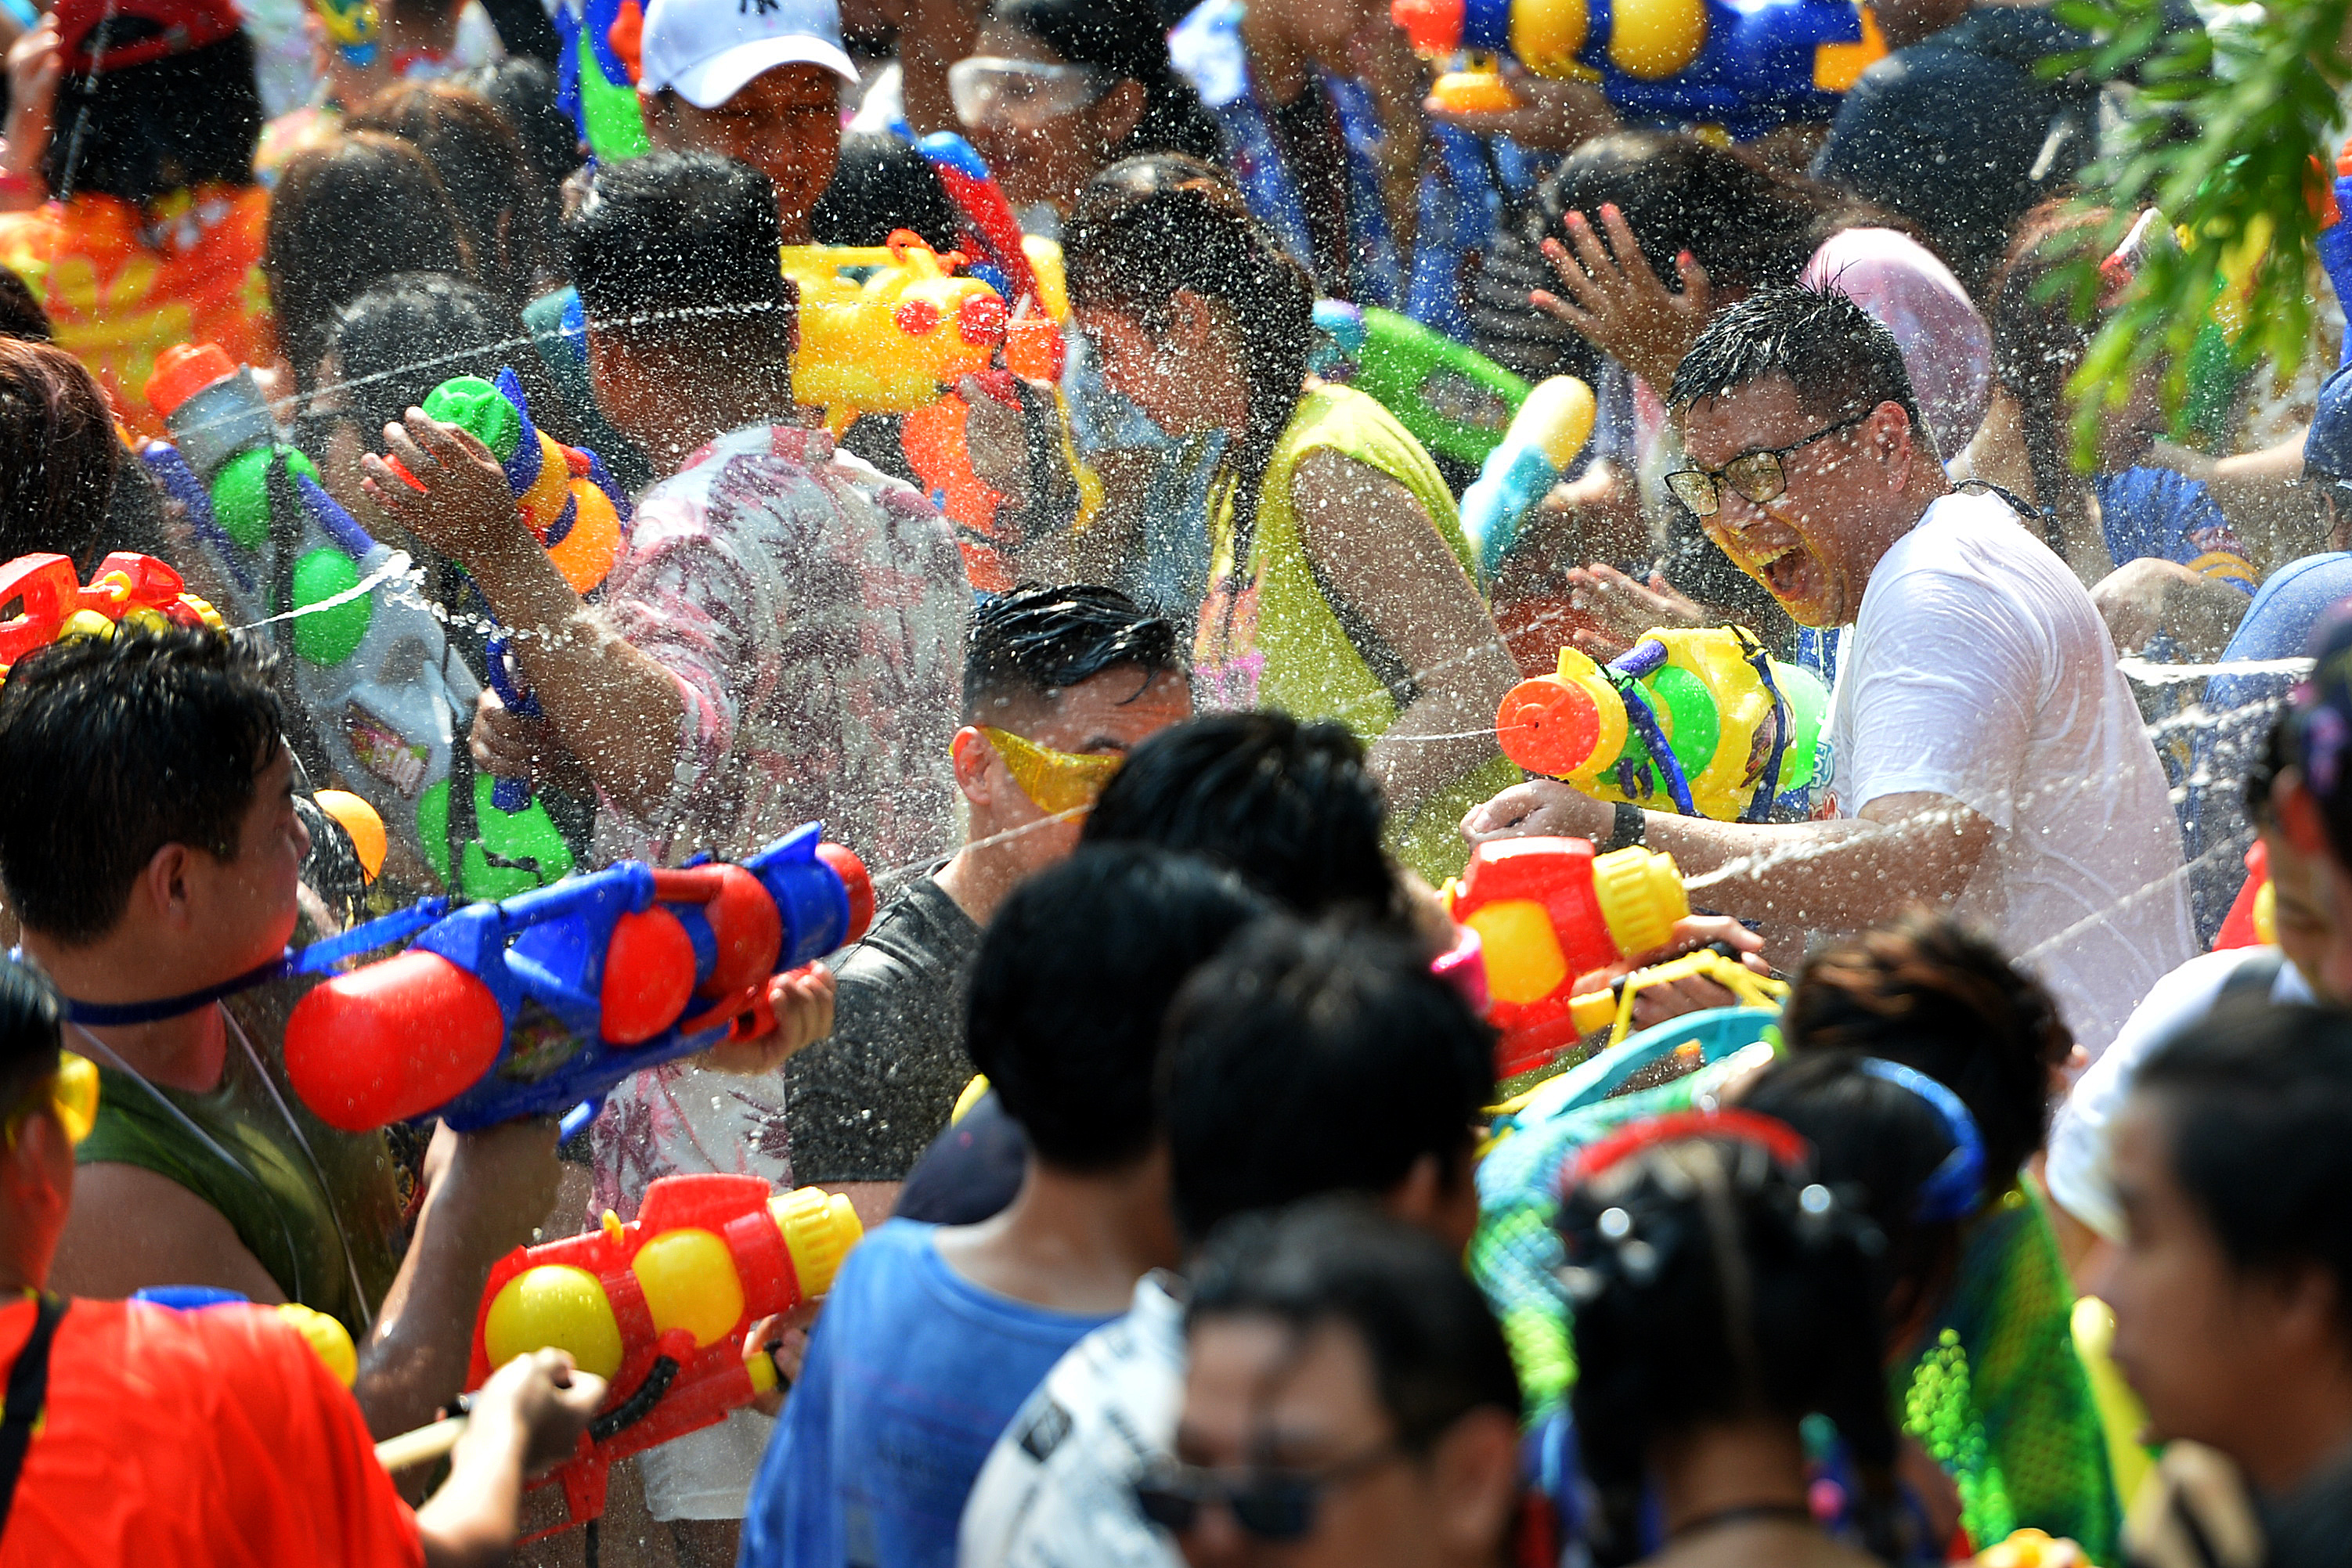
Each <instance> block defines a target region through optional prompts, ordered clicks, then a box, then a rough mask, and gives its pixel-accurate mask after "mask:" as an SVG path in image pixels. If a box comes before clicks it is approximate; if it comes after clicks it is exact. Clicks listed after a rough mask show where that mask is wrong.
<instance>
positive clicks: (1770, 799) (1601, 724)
mask: <svg viewBox="0 0 2352 1568" xmlns="http://www.w3.org/2000/svg"><path fill="white" fill-rule="evenodd" d="M1828 709H1829V693H1828V692H1827V691H1826V690H1824V689H1823V688H1822V684H1821V681H1820V680H1819V679H1818V678H1817V677H1815V676H1814V675H1813V674H1811V672H1810V671H1806V670H1802V669H1799V668H1797V667H1796V666H1794V665H1791V664H1782V663H1780V661H1779V660H1777V659H1772V658H1769V657H1767V656H1766V655H1765V653H1764V649H1763V645H1762V644H1761V643H1758V642H1757V641H1756V639H1755V638H1754V637H1753V636H1752V635H1750V634H1749V633H1748V632H1746V631H1744V630H1742V629H1741V628H1738V627H1735V626H1726V627H1708V628H1696V629H1685V630H1678V631H1657V632H1650V633H1649V634H1648V635H1647V636H1645V637H1643V639H1642V640H1641V641H1640V642H1638V643H1635V644H1634V645H1633V649H1632V651H1631V652H1629V653H1626V654H1625V655H1624V656H1623V657H1622V658H1619V659H1616V660H1613V661H1612V662H1611V663H1610V664H1605V665H1604V664H1594V663H1593V662H1592V660H1591V659H1590V658H1588V657H1587V656H1586V655H1584V654H1582V653H1578V652H1577V651H1576V650H1575V649H1573V648H1562V649H1561V650H1560V651H1559V671H1558V672H1557V673H1556V674H1549V675H1538V676H1537V677H1536V678H1534V679H1533V680H1527V681H1521V682H1520V683H1519V684H1518V685H1516V686H1513V687H1512V688H1511V689H1510V691H1509V692H1508V693H1507V694H1506V695H1505V696H1504V698H1503V701H1502V705H1501V706H1500V707H1498V708H1497V709H1496V714H1495V727H1496V739H1497V740H1498V741H1499V742H1500V743H1501V746H1502V747H1503V755H1505V756H1506V757H1508V758H1510V759H1511V760H1512V761H1514V762H1516V763H1517V764H1518V765H1519V766H1520V767H1522V768H1527V769H1528V771H1529V772H1531V773H1545V774H1549V775H1550V776H1551V777H1553V778H1555V779H1566V780H1567V781H1568V782H1569V783H1570V784H1572V785H1574V786H1575V787H1576V788H1577V789H1580V790H1581V791H1583V792H1584V793H1585V794H1587V795H1591V796H1593V797H1595V798H1596V799H1599V800H1618V801H1623V802H1626V803H1629V804H1632V805H1636V806H1644V807H1649V806H1658V807H1660V809H1663V806H1664V803H1665V802H1671V804H1672V806H1673V808H1674V810H1677V811H1679V812H1681V813H1682V814H1683V815H1684V816H1686V817H1699V816H1705V817H1713V818H1715V819H1716V820H1717V821H1756V820H1759V819H1760V818H1761V817H1762V816H1763V815H1764V813H1765V812H1766V811H1768V810H1770V809H1771V807H1772V805H1773V803H1774V802H1775V801H1776V800H1780V798H1781V797H1782V796H1783V795H1784V794H1786V793H1787V792H1789V791H1791V790H1796V789H1802V788H1803V787H1804V786H1805V785H1807V784H1809V783H1811V780H1812V777H1813V767H1814V762H1815V758H1816V753H1817V749H1818V747H1819V744H1820V739H1821V733H1822V723H1823V721H1824V718H1825V716H1826V715H1827V712H1828Z"/></svg>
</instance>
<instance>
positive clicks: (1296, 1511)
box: [1135, 1443, 1402, 1542]
mask: <svg viewBox="0 0 2352 1568" xmlns="http://www.w3.org/2000/svg"><path fill="white" fill-rule="evenodd" d="M1401 1452H1402V1450H1401V1449H1399V1448H1398V1447H1397V1446H1396V1445H1395V1444H1394V1443H1382V1444H1381V1445H1380V1446H1379V1447H1378V1448H1372V1449H1370V1451H1368V1452H1365V1453H1361V1454H1359V1455H1357V1456H1356V1457H1355V1458H1352V1459H1343V1460H1341V1461H1340V1462H1339V1463H1338V1464H1336V1465H1331V1466H1328V1467H1327V1468H1325V1469H1319V1470H1281V1469H1250V1470H1239V1471H1235V1470H1215V1469H1207V1468H1205V1467H1202V1466H1200V1465H1187V1464H1182V1463H1181V1462H1179V1461H1177V1460H1175V1459H1161V1460H1160V1461H1158V1462H1157V1463H1155V1464H1154V1465H1152V1467H1151V1468H1150V1469H1147V1470H1146V1471H1145V1472H1144V1473H1143V1475H1142V1476H1141V1477H1140V1478H1139V1479H1138V1480H1137V1481H1136V1483H1135V1503H1136V1506H1137V1507H1138V1508H1139V1509H1141V1510H1142V1511H1143V1517H1144V1518H1146V1519H1148V1520H1150V1521H1151V1522H1152V1523H1154V1524H1156V1525H1158V1526H1160V1529H1162V1530H1165V1531H1168V1532H1169V1533H1170V1534H1171V1535H1184V1534H1188V1533H1190V1532H1191V1531H1192V1530H1193V1529H1194V1528H1195V1527H1197V1526H1198V1525H1199V1524H1200V1522H1201V1511H1202V1509H1204V1508H1207V1507H1210V1506H1212V1505H1213V1506H1216V1507H1221V1508H1223V1510H1225V1511H1226V1512H1228V1513H1230V1514H1232V1515H1233V1516H1234V1523H1235V1524H1238V1525H1239V1526H1241V1528H1242V1530H1243V1531H1244V1533H1246V1534H1249V1535H1252V1536H1255V1537H1256V1538H1257V1539H1258V1540H1260V1541H1276V1542H1280V1541H1298V1540H1301V1539H1303V1538H1305V1537H1306V1536H1307V1535H1308V1534H1310V1533H1312V1532H1313V1531H1314V1529H1315V1516H1316V1511H1317V1510H1318V1507H1320V1505H1321V1503H1322V1500H1323V1493H1324V1492H1325V1491H1326V1490H1328V1489H1329V1488H1331V1487H1334V1486H1338V1485H1339V1484H1340V1483H1342V1482H1344V1481H1349V1480H1352V1479H1355V1478H1357V1477H1358V1476H1360V1475H1364V1474H1366V1473H1367V1472H1369V1471H1370V1470H1372V1469H1375V1468H1377V1467H1378V1466H1381V1465H1383V1464H1386V1463H1387V1462H1388V1461H1389V1460H1391V1459H1392V1458H1396V1457H1397V1456H1398V1455H1399V1454H1400V1453H1401Z"/></svg>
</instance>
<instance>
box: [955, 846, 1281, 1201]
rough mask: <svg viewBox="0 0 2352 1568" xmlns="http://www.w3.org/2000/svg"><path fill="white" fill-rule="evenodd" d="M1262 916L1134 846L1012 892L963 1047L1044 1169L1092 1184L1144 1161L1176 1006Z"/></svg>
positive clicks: (999, 917) (1200, 870) (1242, 898)
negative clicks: (1188, 984)
mask: <svg viewBox="0 0 2352 1568" xmlns="http://www.w3.org/2000/svg"><path fill="white" fill-rule="evenodd" d="M1267 912H1268V911H1267V907H1266V904H1265V901H1264V900H1262V899H1260V898H1259V897H1258V896H1257V895H1256V894H1253V893H1251V892H1250V891H1249V890H1248V889H1247V888H1245V887H1244V886H1243V885H1242V884H1241V883H1239V882H1238V881H1236V880H1234V877H1233V876H1232V875H1230V874H1229V873H1224V872H1221V871H1218V870H1217V869H1215V868H1214V867H1213V866H1211V865H1209V864H1207V863H1206V862H1202V861H1198V860H1194V859H1192V858H1191V857H1190V856H1186V855H1175V854H1170V853H1167V852H1164V851H1160V850H1154V849H1147V848H1144V847H1142V846H1140V845H1134V844H1118V845H1108V846H1105V847H1103V848H1100V849H1087V850H1082V851H1080V852H1078V853H1077V854H1076V855H1073V856H1071V857H1070V858H1069V859H1068V860H1066V861H1064V862H1062V863H1061V864H1059V865H1057V866H1053V867H1050V868H1048V869H1046V870H1045V871H1042V872H1040V873H1037V874H1036V875H1035V876H1033V877H1031V878H1030V879H1029V880H1028V881H1026V882H1024V883H1022V884H1021V885H1020V886H1019V887H1017V888H1015V889H1014V890H1013V894H1012V895H1011V896H1010V897H1009V898H1007V899H1006V900H1005V901H1004V904H1003V907H1001V908H1000V909H998V911H997V912H996V916H995V918H994V919H992V920H991V921H990V922H989V925H988V931H987V934H986V935H985V936H982V939H981V946H980V956H979V957H978V959H977V960H976V961H975V963H974V965H973V967H972V977H971V1013H970V1020H969V1028H968V1030H967V1043H968V1046H969V1049H970V1051H971V1060H972V1064H973V1065H974V1066H976V1067H978V1068H979V1069H980V1071H982V1072H983V1073H986V1074H987V1075H988V1081H989V1082H990V1083H991V1084H992V1086H993V1087H994V1088H995V1090H996V1092H997V1095H998V1097H999V1098H1000V1099H1002V1100H1003V1103H1004V1110H1005V1113H1006V1114H1008V1115H1010V1116H1011V1117H1012V1118H1013V1120H1014V1121H1016V1122H1018V1123H1020V1124H1021V1126H1022V1129H1023V1130H1024V1132H1026V1133H1027V1134H1029V1144H1030V1147H1031V1148H1032V1149H1033V1150H1034V1153H1035V1157H1036V1158H1037V1159H1038V1160H1039V1161H1040V1162H1041V1163H1043V1164H1045V1165H1047V1166H1053V1167H1054V1168H1055V1169H1057V1170H1062V1171H1069V1172H1076V1173H1081V1174H1085V1173H1094V1172H1103V1171H1110V1170H1117V1169H1119V1168H1122V1167H1125V1166H1130V1165H1132V1164H1134V1163H1135V1162H1137V1161H1139V1160H1140V1159H1142V1158H1143V1157H1144V1156H1145V1155H1148V1154H1150V1151H1151V1150H1152V1149H1153V1147H1154V1146H1155V1145H1157V1144H1158V1142H1159V1139H1160V1112H1159V1107H1158V1106H1157V1104H1156V1103H1154V1092H1153V1086H1154V1083H1155V1082H1156V1081H1157V1078H1158V1074H1159V1065H1160V1040H1161V1032H1162V1030H1161V1026H1162V1021H1163V1019H1164V1018H1165V1016H1166V1014H1167V1011H1168V1004H1169V1001H1170V999H1171V998H1173V997H1174V996H1175V994H1176V989H1177V988H1178V987H1179V986H1181V985H1182V984H1183V983H1184V977H1186V976H1187V975H1190V974H1191V973H1192V971H1193V969H1194V968H1196V967H1199V966H1200V965H1202V964H1203V963H1205V962H1207V961H1208V959H1210V958H1211V957H1213V956H1215V954H1216V952H1217V950H1218V949H1219V948H1221V947H1223V946H1224V945H1225V944H1226V942H1228V941H1229V940H1231V939H1232V937H1233V936H1234V933H1235V932H1237V931H1239V930H1240V929H1242V927H1244V926H1245V925H1248V924H1250V922H1252V921H1253V920H1255V919H1257V918H1258V917H1260V916H1261V915H1265V914H1266V913H1267Z"/></svg>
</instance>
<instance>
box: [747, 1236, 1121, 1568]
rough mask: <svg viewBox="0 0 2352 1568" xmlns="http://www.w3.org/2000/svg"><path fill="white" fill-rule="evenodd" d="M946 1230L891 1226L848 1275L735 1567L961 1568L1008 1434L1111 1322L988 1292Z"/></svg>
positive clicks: (773, 1447)
mask: <svg viewBox="0 0 2352 1568" xmlns="http://www.w3.org/2000/svg"><path fill="white" fill-rule="evenodd" d="M938 1230H939V1227H937V1226H933V1225H918V1224H916V1223H914V1222H913V1221H911V1220H905V1219H894V1220H891V1221H890V1222H889V1223H888V1224H887V1225H885V1226H883V1227H882V1228H880V1229H878V1230H876V1231H874V1232H872V1233H871V1234H870V1235H868V1236H867V1237H866V1239H865V1240H864V1241H863V1242H861V1243H859V1245H858V1247H857V1249H856V1250H855V1251H853V1252H851V1253H850V1255H849V1259H848V1260H847V1261H846V1262H845V1263H844V1264H843V1265H842V1269H841V1273H840V1275H839V1277H838V1278H836V1279H835V1281H834V1283H833V1291H832V1293H831V1294H830V1295H829V1296H827V1297H826V1299H825V1303H824V1314H823V1315H822V1316H821V1317H819V1318H818V1319H817V1325H816V1330H815V1332H814V1333H813V1334H812V1335H811V1336H810V1340H809V1349H808V1357H807V1360H806V1361H805V1362H804V1363H803V1365H802V1368H801V1376H800V1381H799V1382H798V1383H796V1384H794V1385H793V1392H792V1397H791V1398H790V1399H788V1400H786V1401H785V1402H784V1414H783V1421H782V1425H781V1426H780V1427H778V1428H777V1430H776V1436H775V1438H774V1440H773V1441H772V1442H771V1443H770V1444H769V1445H768V1454H767V1458H765V1459H763V1460H761V1464H760V1476H759V1479H758V1480H756V1481H755V1482H753V1483H752V1487H751V1500H750V1506H749V1508H748V1509H747V1511H746V1512H745V1516H744V1520H743V1545H742V1551H741V1552H740V1555H739V1556H738V1557H737V1559H736V1562H737V1568H782V1565H783V1564H787V1563H789V1564H792V1565H793V1568H843V1565H844V1564H847V1565H849V1568H923V1565H925V1564H936V1565H937V1568H951V1565H952V1564H953V1563H954V1562H955V1555H956V1525H957V1523H958V1521H960V1520H961V1518H962V1516H963V1505H964V1498H965V1496H966V1494H968V1493H969V1492H970V1491H971V1483H972V1481H973V1479H974V1478H976V1477H977V1476H978V1475H979V1474H980V1467H981V1465H982V1462H983V1461H984V1460H986V1458H988V1451H989V1449H990V1448H991V1447H992V1446H993V1445H994V1443H995V1442H996V1438H997V1436H998V1434H999V1433H1001V1432H1003V1430H1004V1428H1005V1427H1006V1426H1007V1425H1008V1424H1009V1423H1010V1422H1011V1421H1012V1419H1013V1414H1014V1412H1015V1411H1017V1410H1019V1409H1020V1407H1021V1404H1022V1402H1023V1401H1024V1400H1025V1399H1027V1398H1028V1397H1029V1395H1030V1392H1031V1391H1032V1390H1034V1388H1035V1387H1036V1386H1037V1385H1038V1384H1039V1383H1041V1382H1043V1381H1044V1380H1045V1374H1046V1373H1047V1372H1049V1371H1051V1370H1052V1368H1053V1365H1054V1364H1055V1362H1056V1361H1059V1360H1060V1359H1061V1357H1062V1353H1063V1352H1064V1351H1066V1350H1068V1349H1069V1348H1070V1346H1072V1345H1074V1344H1076V1343H1077V1342H1078V1341H1079V1340H1080V1339H1082V1338H1084V1337H1085V1336H1086V1335H1087V1333H1090V1332H1092V1331H1093V1330H1095V1329H1097V1328H1098V1327H1100V1326H1101V1325H1102V1324H1104V1323H1106V1322H1109V1321H1110V1317H1108V1316H1105V1317H1079V1316H1075V1315H1073V1314H1071V1313H1068V1312H1047V1311H1045V1310H1044V1309H1043V1308H1039V1307H1033V1306H1029V1305H1026V1304H1025V1303H1024V1302H1020V1301H1012V1300H1010V1299H1008V1298H1006V1297H1003V1296H999V1295H996V1294H994V1293H993V1292H991V1291H983V1290H982V1289H981V1288H980V1287H979V1286H977V1285H974V1284H971V1283H970V1282H969V1281H965V1280H964V1279H962V1278H961V1277H960V1276H959V1275H957V1274H956V1273H955V1271H954V1270H951V1269H950V1268H949V1267H948V1266H947V1263H946V1261H945V1260H942V1259H941V1258H940V1250H939V1247H938V1244H937V1242H936V1240H935V1237H936V1236H937V1233H938ZM1112 1315H1116V1314H1112Z"/></svg>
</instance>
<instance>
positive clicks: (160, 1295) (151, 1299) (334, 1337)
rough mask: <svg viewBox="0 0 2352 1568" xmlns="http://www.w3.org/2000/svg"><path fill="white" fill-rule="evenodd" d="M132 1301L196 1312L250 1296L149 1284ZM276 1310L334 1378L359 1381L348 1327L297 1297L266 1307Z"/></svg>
mask: <svg viewBox="0 0 2352 1568" xmlns="http://www.w3.org/2000/svg"><path fill="white" fill-rule="evenodd" d="M131 1300H132V1301H145V1302H147V1303H148V1304H149V1305H150V1306H157V1307H169V1308H171V1309H172V1310H173V1312H203V1311H205V1309H206V1308H209V1307H230V1306H250V1305H252V1304H253V1302H252V1298H251V1297H249V1296H244V1295H240V1294H238V1293H237V1292H236V1291H224V1290H222V1289H220V1288H219V1287H218V1286H216V1285H149V1286H147V1287H146V1288H144V1289H143V1290H137V1291H131ZM268 1310H270V1311H274V1312H277V1314H278V1317H280V1318H281V1319H283V1320H284V1321H285V1323H286V1326H287V1327H289V1328H290V1329H292V1330H293V1331H294V1332H295V1333H298V1334H300V1335H301V1336H302V1342H303V1343H305V1344H308V1345H309V1346H310V1351H311V1354H314V1355H316V1356H317V1357H318V1358H319V1360H320V1363H321V1364H324V1365H325V1367H326V1369H327V1370H328V1371H329V1372H331V1373H333V1374H334V1375H335V1381H336V1382H338V1383H340V1384H341V1385H343V1386H344V1387H346V1388H349V1387H350V1386H351V1385H352V1384H353V1383H356V1382H357V1381H359V1375H360V1357H359V1350H358V1348H357V1347H356V1346H354V1345H353V1344H352V1331H351V1330H349V1329H347V1328H345V1327H344V1326H343V1325H342V1324H341V1322H338V1321H337V1320H335V1319H333V1318H331V1317H329V1316H328V1315H327V1314H326V1313H324V1312H316V1311H313V1310H312V1309H311V1308H309V1307H306V1306H304V1305H303V1304H302V1303H301V1302H299V1301H281V1302H279V1303H278V1305H277V1306H276V1307H274V1308H271V1309H268Z"/></svg>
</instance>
